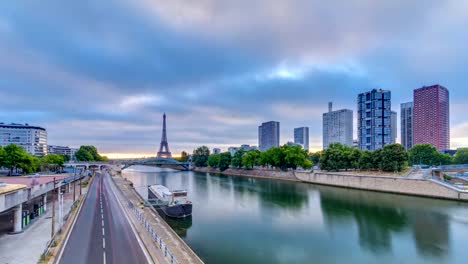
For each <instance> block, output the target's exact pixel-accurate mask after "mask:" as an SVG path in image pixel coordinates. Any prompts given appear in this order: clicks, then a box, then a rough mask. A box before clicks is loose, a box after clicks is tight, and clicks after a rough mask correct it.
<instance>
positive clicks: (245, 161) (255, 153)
mask: <svg viewBox="0 0 468 264" xmlns="http://www.w3.org/2000/svg"><path fill="white" fill-rule="evenodd" d="M260 155H261V152H260V151H259V150H256V149H255V150H249V151H248V152H247V153H245V154H244V156H242V166H244V167H245V168H246V169H252V168H253V167H254V166H256V165H260Z"/></svg>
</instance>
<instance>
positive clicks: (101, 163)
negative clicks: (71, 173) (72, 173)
mask: <svg viewBox="0 0 468 264" xmlns="http://www.w3.org/2000/svg"><path fill="white" fill-rule="evenodd" d="M111 165H112V164H111V163H110V162H106V161H70V162H66V163H65V164H64V167H72V168H76V167H82V168H84V169H85V170H87V169H90V168H91V167H94V168H97V169H103V168H104V167H110V166H111Z"/></svg>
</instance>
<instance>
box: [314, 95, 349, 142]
mask: <svg viewBox="0 0 468 264" xmlns="http://www.w3.org/2000/svg"><path fill="white" fill-rule="evenodd" d="M322 120H323V134H322V135H323V148H324V149H326V148H328V146H329V145H330V144H332V143H341V144H344V145H348V146H352V145H353V111H352V110H349V109H340V110H336V111H333V104H332V103H331V102H330V103H328V113H324V114H323V119H322Z"/></svg>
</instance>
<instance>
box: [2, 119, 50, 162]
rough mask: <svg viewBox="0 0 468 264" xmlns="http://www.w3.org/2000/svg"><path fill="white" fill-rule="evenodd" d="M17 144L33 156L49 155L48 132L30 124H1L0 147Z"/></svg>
mask: <svg viewBox="0 0 468 264" xmlns="http://www.w3.org/2000/svg"><path fill="white" fill-rule="evenodd" d="M9 144H15V145H18V146H20V147H22V148H23V149H24V150H26V151H27V152H29V153H30V154H32V155H35V156H38V157H42V156H45V155H47V131H46V130H45V128H42V127H38V126H30V125H29V124H24V125H23V124H15V123H11V124H4V123H0V145H1V146H7V145H9Z"/></svg>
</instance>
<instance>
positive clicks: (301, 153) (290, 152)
mask: <svg viewBox="0 0 468 264" xmlns="http://www.w3.org/2000/svg"><path fill="white" fill-rule="evenodd" d="M281 150H282V151H283V152H284V162H285V166H286V168H292V169H293V170H295V169H297V167H302V168H310V167H311V166H312V162H311V161H310V160H309V158H308V152H307V151H306V150H304V149H302V147H301V146H288V145H284V146H282V147H281Z"/></svg>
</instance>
